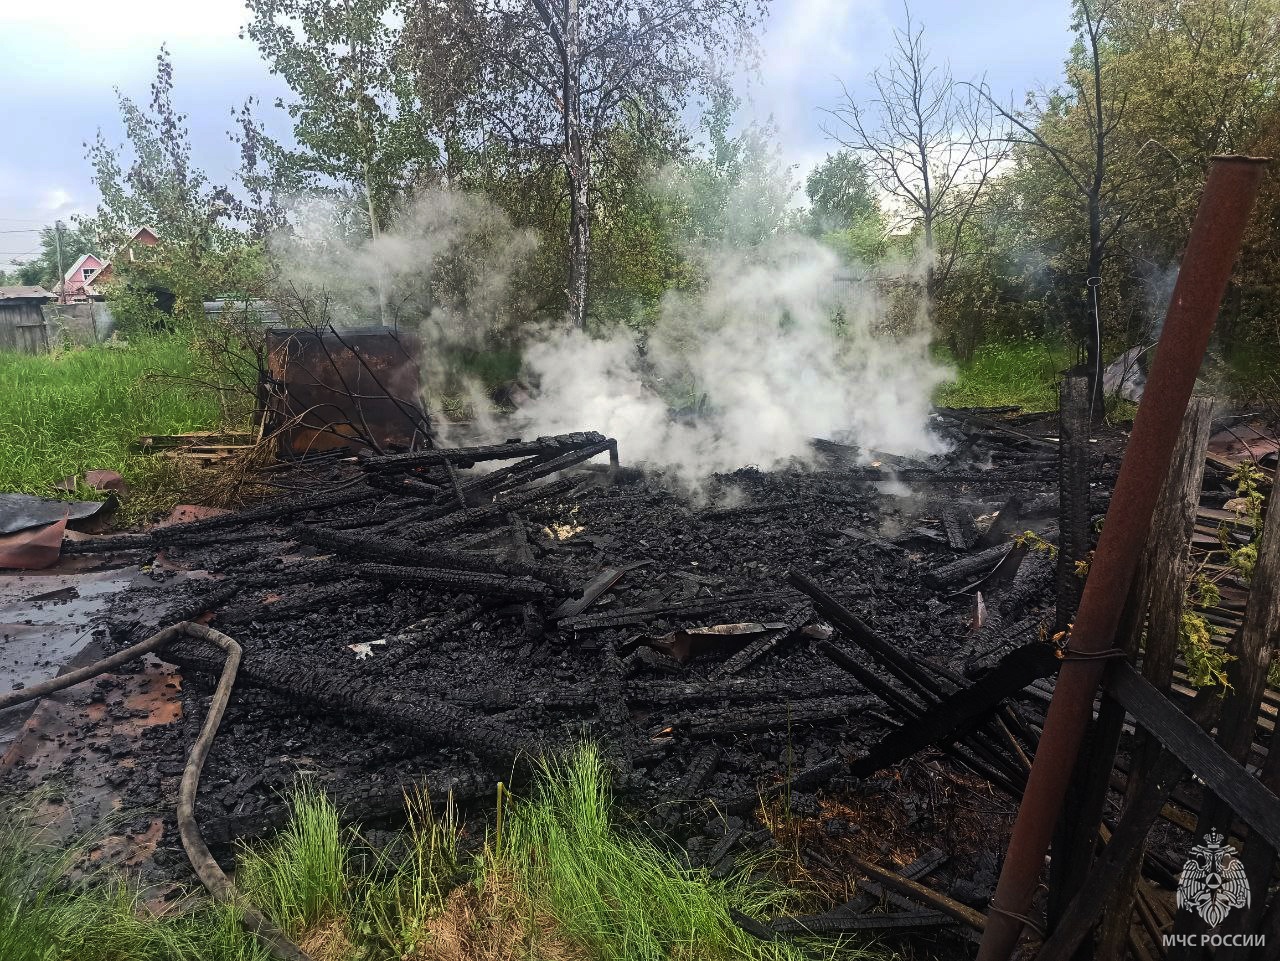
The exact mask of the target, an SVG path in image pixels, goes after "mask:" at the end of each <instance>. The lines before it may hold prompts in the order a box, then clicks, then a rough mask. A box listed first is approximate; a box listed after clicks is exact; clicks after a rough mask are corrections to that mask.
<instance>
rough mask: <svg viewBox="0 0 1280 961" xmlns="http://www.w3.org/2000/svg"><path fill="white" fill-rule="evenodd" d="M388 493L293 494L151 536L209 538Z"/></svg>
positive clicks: (368, 490) (155, 531)
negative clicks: (288, 497) (295, 495)
mask: <svg viewBox="0 0 1280 961" xmlns="http://www.w3.org/2000/svg"><path fill="white" fill-rule="evenodd" d="M385 496H386V495H385V494H384V493H383V492H382V491H379V490H374V489H373V488H370V487H368V486H366V485H364V484H363V483H361V484H360V485H359V486H358V487H352V488H348V489H347V490H339V491H332V492H329V493H322V494H309V495H303V496H301V497H292V498H290V499H288V500H279V501H272V502H270V503H268V504H262V505H259V506H258V507H251V508H249V509H248V510H242V511H236V512H235V513H233V514H219V515H218V516H217V517H206V518H204V519H203V520H198V521H188V522H187V523H185V524H174V525H173V526H171V527H157V528H155V529H153V530H152V531H151V537H152V538H153V539H154V540H155V541H157V542H158V543H161V544H175V543H178V542H179V541H189V540H197V539H207V538H208V537H209V536H210V535H212V534H215V533H216V532H218V531H223V530H226V529H227V528H230V527H242V526H244V525H246V524H271V523H276V522H278V521H282V520H284V519H286V518H289V517H296V516H297V515H299V514H306V513H308V512H309V511H317V512H320V511H327V510H332V509H333V508H335V507H350V506H351V505H352V504H359V503H363V502H364V501H370V500H374V499H375V498H378V497H385Z"/></svg>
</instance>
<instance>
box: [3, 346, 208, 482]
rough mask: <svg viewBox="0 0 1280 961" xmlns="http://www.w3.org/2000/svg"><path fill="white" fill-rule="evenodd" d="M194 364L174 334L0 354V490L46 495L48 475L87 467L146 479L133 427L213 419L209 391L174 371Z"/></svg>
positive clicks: (203, 426)
mask: <svg viewBox="0 0 1280 961" xmlns="http://www.w3.org/2000/svg"><path fill="white" fill-rule="evenodd" d="M196 363H197V359H196V357H195V355H194V354H192V352H191V350H190V347H189V343H188V341H187V339H186V338H184V337H180V336H153V337H136V338H134V339H133V340H131V341H129V342H128V344H121V343H116V344H114V345H110V342H108V344H102V345H99V346H96V347H89V348H81V349H72V350H56V351H53V352H51V353H48V354H40V355H28V354H14V353H0V490H3V491H18V492H23V493H29V494H43V495H49V494H51V493H53V491H52V488H51V487H50V485H51V484H53V483H54V482H55V481H57V480H59V479H61V478H63V477H67V476H70V475H73V474H83V473H84V472H85V471H87V470H93V469H107V470H117V471H120V472H121V473H122V474H124V475H125V477H126V479H127V480H130V481H131V482H134V481H137V482H140V485H141V486H143V487H145V486H146V475H147V471H148V469H149V462H148V458H145V457H142V456H140V455H137V454H134V453H132V452H131V451H130V446H131V445H132V444H134V443H135V442H136V441H137V439H138V437H139V436H140V435H142V434H179V433H185V432H188V431H195V430H208V429H210V428H214V427H216V426H218V424H219V422H220V420H221V418H222V411H221V407H220V404H219V398H218V394H217V393H216V392H215V391H211V390H208V389H205V388H201V387H199V386H197V385H193V384H191V383H188V382H185V381H183V380H182V379H181V378H183V377H188V376H192V375H193V372H194V371H195V369H196V366H195V365H196Z"/></svg>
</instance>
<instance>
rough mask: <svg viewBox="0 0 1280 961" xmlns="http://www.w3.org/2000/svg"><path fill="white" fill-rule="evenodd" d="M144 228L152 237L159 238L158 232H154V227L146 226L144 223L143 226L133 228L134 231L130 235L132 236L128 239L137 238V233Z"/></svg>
mask: <svg viewBox="0 0 1280 961" xmlns="http://www.w3.org/2000/svg"><path fill="white" fill-rule="evenodd" d="M144 230H145V231H146V232H147V233H149V234H150V235H151V236H152V237H154V238H155V239H156V240H159V239H160V235H159V234H158V233H156V231H155V229H154V228H153V227H148V226H146V225H145V224H144V225H143V226H141V227H139V228H138V229H137V230H135V231H134V232H133V236H132V237H130V238H129V239H130V240H137V239H138V235H139V234H141V233H142V232H143V231H144Z"/></svg>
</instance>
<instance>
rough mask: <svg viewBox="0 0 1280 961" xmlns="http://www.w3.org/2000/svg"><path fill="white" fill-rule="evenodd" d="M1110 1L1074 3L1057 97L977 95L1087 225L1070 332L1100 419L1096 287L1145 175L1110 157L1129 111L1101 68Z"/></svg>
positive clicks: (1100, 327) (1125, 97)
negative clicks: (1061, 183)
mask: <svg viewBox="0 0 1280 961" xmlns="http://www.w3.org/2000/svg"><path fill="white" fill-rule="evenodd" d="M1116 7H1117V0H1075V12H1076V17H1075V22H1074V24H1073V29H1074V30H1075V32H1076V37H1077V42H1076V47H1075V49H1074V51H1073V53H1072V57H1071V59H1070V60H1069V61H1068V63H1067V84H1066V90H1065V91H1055V92H1053V93H1050V94H1046V95H1043V96H1034V95H1030V94H1029V95H1028V96H1027V105H1026V108H1025V109H1023V110H1015V109H1013V108H1012V106H1010V107H1005V106H1001V105H1000V104H999V103H998V102H997V101H996V100H995V99H994V98H993V97H992V96H991V94H990V91H989V90H986V88H983V89H982V93H983V97H984V99H985V100H986V102H987V103H988V104H990V105H991V106H992V107H993V108H994V109H995V110H997V111H998V112H999V113H1000V115H1001V116H1002V117H1004V118H1005V119H1006V120H1008V121H1009V123H1010V124H1011V125H1012V126H1013V127H1014V128H1015V129H1014V132H1013V133H1011V135H1010V142H1011V143H1013V144H1015V145H1018V146H1020V147H1024V148H1030V149H1032V150H1034V151H1037V152H1040V153H1042V154H1043V155H1044V157H1046V158H1047V161H1048V162H1049V163H1050V164H1051V165H1052V166H1053V167H1054V168H1056V171H1057V172H1058V173H1059V174H1060V175H1061V177H1062V178H1063V179H1064V180H1065V181H1066V183H1067V184H1068V185H1069V187H1070V189H1071V190H1072V191H1074V193H1075V195H1076V197H1077V198H1078V201H1079V203H1080V205H1081V206H1082V207H1083V210H1084V213H1085V216H1086V218H1087V225H1088V228H1087V229H1088V244H1087V248H1086V253H1085V260H1084V264H1083V268H1084V275H1083V277H1080V278H1079V286H1078V287H1077V288H1076V289H1077V292H1078V295H1077V298H1076V304H1077V306H1076V307H1075V309H1074V310H1073V311H1072V320H1073V323H1072V327H1073V328H1074V330H1075V332H1076V334H1077V336H1078V337H1079V338H1080V340H1081V341H1082V342H1083V343H1084V344H1085V362H1086V366H1087V369H1088V375H1089V378H1090V384H1091V387H1090V408H1091V410H1092V412H1093V416H1094V418H1095V419H1098V418H1101V417H1102V416H1103V414H1104V413H1105V408H1104V405H1103V396H1102V341H1103V334H1104V324H1103V321H1102V312H1101V309H1100V307H1099V297H1100V291H1099V287H1100V286H1101V285H1102V283H1103V279H1104V278H1103V270H1104V267H1105V265H1106V262H1107V258H1108V254H1109V253H1110V245H1111V242H1112V241H1113V240H1114V239H1115V237H1116V235H1117V233H1118V232H1119V231H1120V230H1121V228H1122V227H1124V225H1125V223H1126V222H1127V221H1128V220H1129V219H1130V218H1131V217H1132V216H1133V215H1134V214H1135V213H1137V212H1138V210H1139V209H1140V207H1141V205H1142V204H1143V202H1144V200H1145V198H1144V192H1143V191H1142V190H1140V189H1135V182H1136V181H1137V180H1139V179H1141V178H1143V177H1144V176H1145V174H1144V172H1143V171H1142V170H1141V167H1140V165H1138V164H1136V163H1134V162H1133V160H1134V159H1135V157H1134V155H1132V154H1130V156H1128V157H1126V158H1124V159H1123V160H1121V159H1120V158H1117V157H1116V156H1114V153H1115V151H1114V148H1115V146H1116V141H1117V140H1119V139H1120V136H1121V135H1120V134H1118V133H1117V131H1118V130H1120V129H1121V124H1122V123H1123V122H1124V120H1125V116H1126V112H1127V110H1128V108H1129V91H1128V90H1127V89H1126V88H1124V87H1123V86H1122V85H1120V84H1118V83H1116V82H1114V77H1113V76H1112V74H1111V73H1110V72H1109V71H1108V69H1107V66H1108V65H1107V62H1106V54H1107V44H1108V32H1109V30H1110V28H1111V26H1112V22H1113V17H1114V15H1115V11H1116Z"/></svg>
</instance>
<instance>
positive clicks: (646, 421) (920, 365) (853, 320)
mask: <svg viewBox="0 0 1280 961" xmlns="http://www.w3.org/2000/svg"><path fill="white" fill-rule="evenodd" d="M707 261H708V262H707V264H706V265H705V266H706V269H707V282H706V284H705V286H704V289H703V290H701V291H700V292H699V293H697V294H680V293H670V294H668V295H667V297H666V298H665V300H664V301H663V304H662V309H661V313H660V318H659V320H658V322H657V324H656V326H655V327H654V329H653V330H652V331H651V332H650V333H649V335H648V338H647V341H646V343H645V344H644V345H643V348H642V345H640V344H639V343H638V342H637V339H636V337H635V335H634V334H632V333H631V332H630V331H627V330H619V331H617V332H615V333H613V334H612V335H611V336H608V337H606V338H603V339H600V338H593V337H590V336H588V335H586V334H584V333H582V332H580V331H575V330H570V331H565V330H559V331H555V332H550V333H544V334H543V335H542V336H541V337H539V338H537V339H536V340H535V341H534V342H533V343H531V344H528V345H527V346H526V348H525V355H524V356H525V364H526V368H527V371H528V373H529V376H530V380H531V381H532V382H534V383H535V385H536V392H535V394H534V396H533V398H532V399H531V400H530V401H528V402H527V403H525V404H523V405H522V406H521V407H520V409H519V411H518V413H517V418H518V419H519V420H520V421H521V422H522V424H521V427H522V429H523V430H525V432H526V433H533V434H542V433H558V432H563V431H570V430H584V429H595V430H599V431H601V432H602V433H605V434H607V435H609V436H612V437H616V438H617V439H618V442H619V445H620V447H621V450H622V454H623V457H624V458H625V460H626V461H627V462H631V463H645V464H649V465H653V466H657V467H663V468H666V469H667V470H668V471H669V473H670V474H671V475H672V476H673V477H675V478H676V479H677V480H678V481H680V482H681V483H682V484H684V485H687V486H689V487H691V488H696V487H697V486H698V484H699V482H700V480H701V479H703V478H705V477H706V476H707V475H708V474H711V473H713V472H719V471H727V470H733V469H735V468H738V467H743V466H748V465H754V466H757V467H760V468H764V469H769V468H775V467H779V466H781V465H783V464H786V463H790V462H800V463H809V462H810V461H811V459H812V448H811V446H810V443H809V442H810V440H811V439H812V438H814V437H828V438H832V437H837V438H843V439H846V440H848V441H850V442H852V443H856V444H858V445H860V446H861V447H863V448H864V449H878V450H887V451H893V452H896V453H906V454H911V453H916V454H918V453H928V452H934V451H937V450H939V449H940V443H939V441H938V439H937V438H936V437H934V436H933V435H931V434H930V433H929V431H928V430H927V427H926V425H927V421H928V414H929V408H930V398H931V395H932V392H933V389H934V387H936V386H937V385H938V384H939V383H940V382H942V381H943V380H945V379H946V377H947V371H946V368H944V367H942V366H941V365H940V364H938V363H936V362H935V361H933V360H932V358H931V357H930V355H929V332H928V328H927V324H925V323H924V322H922V321H920V320H916V321H914V322H912V323H910V324H909V325H908V326H909V328H910V329H908V330H905V331H896V332H890V331H888V330H886V329H885V328H886V324H885V317H886V315H887V310H888V305H887V303H886V301H885V298H884V297H883V296H882V295H881V294H880V293H879V292H878V286H877V285H876V284H875V283H872V282H870V281H869V280H867V279H866V278H862V279H860V280H845V281H843V282H842V281H841V280H839V279H838V278H839V275H841V274H842V273H845V272H847V267H845V265H844V264H843V263H842V262H841V261H840V259H839V258H838V257H837V255H836V254H835V253H834V252H833V251H831V250H830V249H829V248H827V247H825V246H823V245H821V244H819V243H817V242H816V241H813V240H810V239H808V238H804V237H796V236H790V237H782V238H779V239H777V240H774V241H772V242H770V243H769V244H768V245H766V247H764V248H756V249H753V250H751V251H722V252H720V253H718V254H717V255H716V256H715V257H714V258H707ZM673 405H675V406H684V407H686V408H692V411H688V410H686V416H673V415H672V414H671V413H670V411H671V408H672V406H673Z"/></svg>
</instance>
